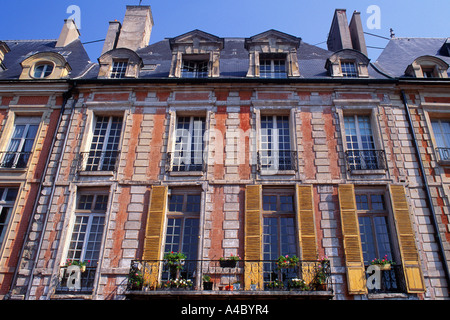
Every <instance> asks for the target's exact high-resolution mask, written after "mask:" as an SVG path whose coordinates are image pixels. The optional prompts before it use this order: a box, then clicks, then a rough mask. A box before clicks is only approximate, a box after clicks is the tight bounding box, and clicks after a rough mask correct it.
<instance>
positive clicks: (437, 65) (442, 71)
mask: <svg viewBox="0 0 450 320" xmlns="http://www.w3.org/2000/svg"><path fill="white" fill-rule="evenodd" d="M448 68H449V65H448V63H447V62H445V61H444V60H442V59H440V58H438V57H434V56H421V57H419V58H417V59H416V60H414V61H413V63H411V64H410V65H409V66H408V67H407V68H406V70H405V75H407V76H409V77H414V78H448V74H447V70H448Z"/></svg>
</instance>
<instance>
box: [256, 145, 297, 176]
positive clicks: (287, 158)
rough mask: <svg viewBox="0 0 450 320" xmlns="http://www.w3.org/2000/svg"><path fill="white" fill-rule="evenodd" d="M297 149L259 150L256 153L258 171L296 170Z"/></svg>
mask: <svg viewBox="0 0 450 320" xmlns="http://www.w3.org/2000/svg"><path fill="white" fill-rule="evenodd" d="M297 162H298V153H297V151H292V150H260V151H258V153H257V169H258V171H260V172H261V171H263V172H264V171H286V170H296V169H297Z"/></svg>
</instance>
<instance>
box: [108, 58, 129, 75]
mask: <svg viewBox="0 0 450 320" xmlns="http://www.w3.org/2000/svg"><path fill="white" fill-rule="evenodd" d="M127 67H128V62H127V61H113V65H112V68H111V74H110V78H111V79H122V78H125V74H126V72H127Z"/></svg>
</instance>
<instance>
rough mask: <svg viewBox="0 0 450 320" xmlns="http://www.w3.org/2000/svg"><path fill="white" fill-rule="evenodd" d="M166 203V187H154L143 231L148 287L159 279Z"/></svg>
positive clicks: (145, 274) (145, 273) (145, 276)
mask: <svg viewBox="0 0 450 320" xmlns="http://www.w3.org/2000/svg"><path fill="white" fill-rule="evenodd" d="M166 203H167V187H165V186H154V187H153V188H152V193H151V197H150V205H149V211H148V217H147V227H146V231H145V242H144V252H143V255H142V260H146V261H144V263H145V266H144V278H145V282H146V284H147V285H149V286H156V285H157V284H158V278H159V266H160V262H159V261H158V260H160V259H161V246H162V237H163V227H164V218H165V213H166Z"/></svg>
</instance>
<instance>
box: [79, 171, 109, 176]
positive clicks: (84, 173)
mask: <svg viewBox="0 0 450 320" xmlns="http://www.w3.org/2000/svg"><path fill="white" fill-rule="evenodd" d="M79 175H80V176H113V175H114V171H84V170H83V171H80V172H79Z"/></svg>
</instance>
